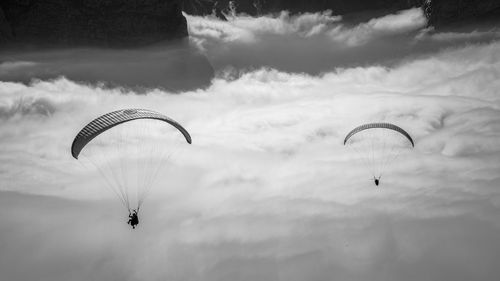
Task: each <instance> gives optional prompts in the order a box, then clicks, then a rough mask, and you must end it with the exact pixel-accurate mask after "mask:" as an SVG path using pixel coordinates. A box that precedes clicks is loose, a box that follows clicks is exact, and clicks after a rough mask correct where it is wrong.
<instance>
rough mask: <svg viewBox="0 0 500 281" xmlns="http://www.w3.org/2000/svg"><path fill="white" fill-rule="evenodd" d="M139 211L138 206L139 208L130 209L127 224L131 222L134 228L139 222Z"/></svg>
mask: <svg viewBox="0 0 500 281" xmlns="http://www.w3.org/2000/svg"><path fill="white" fill-rule="evenodd" d="M138 213H139V208H137V210H132V211H130V209H129V210H128V218H129V219H128V222H127V224H130V226H132V229H135V226H136V225H138V224H139V217H138Z"/></svg>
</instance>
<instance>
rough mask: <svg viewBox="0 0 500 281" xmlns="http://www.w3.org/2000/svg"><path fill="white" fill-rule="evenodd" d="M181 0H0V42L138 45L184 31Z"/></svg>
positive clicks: (173, 35)
mask: <svg viewBox="0 0 500 281" xmlns="http://www.w3.org/2000/svg"><path fill="white" fill-rule="evenodd" d="M181 7H182V0H73V1H68V0H2V1H1V2H0V36H1V38H0V42H4V43H5V42H9V43H14V44H30V45H37V46H39V45H49V46H50V45H55V46H58V47H60V46H141V45H149V44H152V43H156V42H159V41H164V40H168V39H177V38H183V37H186V36H187V24H186V19H185V18H184V17H183V16H182V11H181Z"/></svg>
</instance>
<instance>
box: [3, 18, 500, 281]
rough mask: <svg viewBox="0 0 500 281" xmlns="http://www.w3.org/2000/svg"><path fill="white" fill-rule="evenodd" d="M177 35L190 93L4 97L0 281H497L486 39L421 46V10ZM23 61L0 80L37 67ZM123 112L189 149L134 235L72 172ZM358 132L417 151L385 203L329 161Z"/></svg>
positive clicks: (495, 96)
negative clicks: (408, 141)
mask: <svg viewBox="0 0 500 281" xmlns="http://www.w3.org/2000/svg"><path fill="white" fill-rule="evenodd" d="M187 19H188V24H189V31H190V35H191V39H190V40H191V43H192V45H193V46H194V48H197V50H198V52H199V53H200V54H202V55H203V56H206V57H207V58H208V61H209V62H210V63H211V65H212V67H213V70H215V73H216V78H214V79H213V80H212V81H211V83H210V85H209V86H208V87H207V88H204V89H197V90H190V91H186V92H181V93H176V94H173V93H171V92H168V90H165V89H163V90H162V89H156V90H155V89H151V90H148V91H147V92H146V93H143V92H141V94H136V93H135V92H134V90H133V89H128V88H126V87H122V88H109V87H106V88H102V87H99V86H97V85H95V84H92V85H91V84H82V83H76V82H74V81H72V80H71V79H67V78H64V77H60V78H58V79H55V80H36V81H32V82H31V83H29V84H21V83H15V82H5V81H1V80H0V214H1V215H0V280H9V281H17V280H19V281H26V280H47V281H57V280H65V281H68V280H82V281H88V280H217V281H224V280H228V281H235V280H241V281H250V280H259V281H265V280H287V281H288V280H318V281H319V280H353V281H354V280H356V281H358V280H370V281H373V280H380V281H390V280H415V281H417V280H453V281H456V280H497V278H498V276H500V243H499V242H498V241H499V237H500V189H499V187H500V173H499V171H500V94H499V91H500V41H499V40H498V38H499V36H500V35H499V33H498V32H499V31H498V30H497V29H495V28H493V27H492V28H491V29H488V30H475V31H471V32H447V33H439V32H435V31H433V30H432V29H429V28H425V26H426V20H425V18H424V16H423V14H422V13H421V12H420V10H417V9H412V10H407V11H401V12H400V13H397V14H394V15H387V16H384V17H379V18H373V19H371V20H369V21H367V22H364V23H360V24H356V25H348V24H346V23H344V22H343V20H342V17H340V16H336V15H332V14H331V13H329V12H324V13H318V14H305V15H302V16H294V17H292V16H289V15H287V14H285V13H284V14H280V15H274V16H265V17H260V18H249V17H245V16H237V17H230V18H229V21H228V22H222V21H219V20H216V19H214V18H210V17H207V18H202V17H192V16H187ZM30 58H31V59H30V60H26V59H22V60H21V59H19V60H11V61H4V63H1V64H0V77H6V76H8V74H9V73H12V72H13V71H15V72H17V73H23V68H31V67H33V66H34V65H39V66H40V69H42V68H43V67H44V65H43V63H44V62H40V60H38V59H37V58H36V57H33V56H31V57H30ZM168 71H171V72H175V71H177V69H176V68H175V67H172V68H170V69H169V70H168ZM207 71H208V72H209V71H212V70H207ZM193 83H195V82H193ZM128 107H138V108H148V109H152V110H156V111H160V112H162V113H165V114H166V115H168V116H170V117H172V118H174V119H175V120H177V121H179V122H180V123H181V124H183V126H184V127H185V128H186V129H187V130H188V131H189V132H190V133H191V135H192V138H193V144H192V145H191V146H189V147H188V148H186V149H185V150H183V151H182V153H180V154H178V155H176V157H175V159H173V160H172V161H173V164H172V167H171V168H170V169H169V171H168V172H165V173H163V174H161V175H160V176H159V180H158V183H159V184H158V185H157V186H156V188H155V189H154V190H153V194H154V196H151V197H150V198H148V201H147V202H146V203H145V205H144V208H143V210H142V214H141V224H140V225H139V228H138V229H137V230H135V231H132V230H131V229H130V227H129V226H127V225H126V224H125V221H126V215H127V214H126V211H124V209H123V207H122V206H121V205H120V203H119V201H118V200H117V199H116V198H114V197H113V194H112V193H111V192H109V190H108V189H106V188H105V187H103V185H104V181H103V180H102V179H100V178H99V177H97V176H96V173H95V171H91V170H90V169H86V168H84V167H82V166H81V165H80V164H79V163H78V162H77V161H76V160H75V159H73V158H72V157H71V155H70V145H71V142H72V140H73V138H74V136H75V135H76V133H77V132H78V131H79V130H80V129H81V128H82V127H83V126H84V125H85V124H86V123H87V122H89V121H91V120H92V119H93V118H95V117H97V116H99V115H100V114H104V113H106V112H109V111H112V110H116V109H121V108H128ZM367 122H391V123H394V124H398V125H399V126H401V127H403V128H404V129H405V130H407V131H408V132H409V133H410V134H411V135H412V137H413V138H414V140H415V143H416V146H415V148H414V149H413V150H412V151H411V152H410V153H407V154H404V155H402V156H401V157H399V158H398V159H397V160H395V161H393V162H392V163H390V165H389V166H388V167H387V172H386V176H385V178H384V181H383V184H382V185H381V186H380V187H375V186H374V185H373V182H372V181H371V180H370V174H369V172H368V171H367V170H366V168H365V167H364V166H362V165H361V164H360V162H359V161H357V160H356V157H355V156H356V155H354V154H353V153H352V151H350V150H348V149H346V148H345V147H344V146H343V144H342V141H343V138H344V136H345V135H346V134H347V133H348V132H349V131H350V130H351V129H353V128H354V127H355V126H358V125H360V124H363V123H367Z"/></svg>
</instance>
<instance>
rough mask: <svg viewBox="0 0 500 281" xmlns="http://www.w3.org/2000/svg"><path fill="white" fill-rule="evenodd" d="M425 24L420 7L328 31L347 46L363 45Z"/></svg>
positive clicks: (416, 28) (407, 31) (404, 32)
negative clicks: (351, 26) (350, 26)
mask: <svg viewBox="0 0 500 281" xmlns="http://www.w3.org/2000/svg"><path fill="white" fill-rule="evenodd" d="M426 24H427V19H426V18H425V15H424V12H423V10H422V9H420V8H413V9H409V10H404V11H400V12H399V13H397V14H393V15H387V16H383V17H380V18H375V19H371V20H369V21H368V22H366V23H361V24H359V25H357V26H355V27H353V28H342V27H340V28H336V29H334V30H331V31H330V32H329V35H330V36H331V37H332V39H333V40H334V41H337V42H343V43H344V44H346V45H347V46H358V45H364V44H366V43H368V42H369V41H371V40H374V39H379V38H384V37H390V36H395V35H399V34H407V33H410V32H413V31H417V30H420V29H422V28H424V27H425V26H426Z"/></svg>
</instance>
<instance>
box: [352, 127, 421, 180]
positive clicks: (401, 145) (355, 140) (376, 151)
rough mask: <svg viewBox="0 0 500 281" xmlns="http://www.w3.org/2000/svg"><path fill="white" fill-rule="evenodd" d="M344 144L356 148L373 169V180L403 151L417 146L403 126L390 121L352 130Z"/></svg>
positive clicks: (366, 163) (379, 177) (367, 164)
mask: <svg viewBox="0 0 500 281" xmlns="http://www.w3.org/2000/svg"><path fill="white" fill-rule="evenodd" d="M344 145H345V146H348V147H350V148H352V149H353V150H355V151H356V152H357V153H358V154H359V156H360V158H361V159H362V160H363V163H364V164H365V165H366V167H367V168H368V169H369V170H370V171H371V173H372V176H373V182H374V183H375V185H376V186H379V185H380V179H381V177H382V174H383V173H384V171H385V168H386V167H387V165H388V164H389V163H390V162H391V161H394V160H395V159H396V158H397V157H398V156H399V155H400V154H401V153H402V152H403V151H405V150H407V149H410V148H413V147H415V143H414V142H413V139H412V137H411V136H410V134H408V132H406V131H405V130H403V129H402V128H400V127H398V126H396V125H394V124H390V123H369V124H364V125H361V126H358V127H356V128H354V129H353V130H352V131H350V132H349V133H348V134H347V135H346V137H345V139H344Z"/></svg>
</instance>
